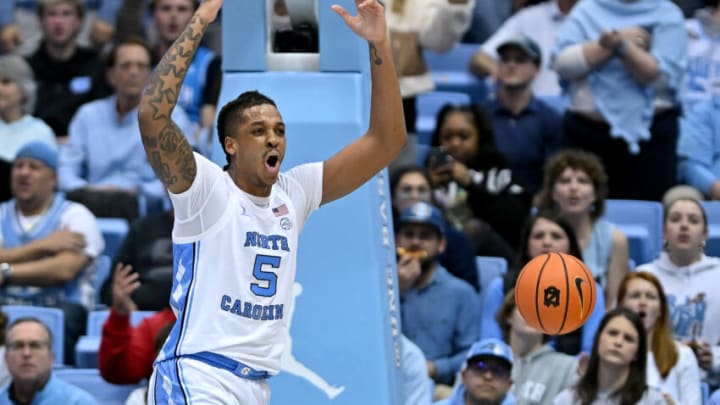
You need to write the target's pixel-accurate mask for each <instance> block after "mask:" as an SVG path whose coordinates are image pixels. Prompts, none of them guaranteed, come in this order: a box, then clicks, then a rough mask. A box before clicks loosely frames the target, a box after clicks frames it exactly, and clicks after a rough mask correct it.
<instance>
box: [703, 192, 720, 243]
mask: <svg viewBox="0 0 720 405" xmlns="http://www.w3.org/2000/svg"><path fill="white" fill-rule="evenodd" d="M702 206H703V208H705V213H706V214H707V218H708V240H707V245H706V246H705V254H707V255H708V256H720V201H703V202H702Z"/></svg>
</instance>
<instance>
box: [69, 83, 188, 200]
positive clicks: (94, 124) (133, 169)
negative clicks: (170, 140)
mask: <svg viewBox="0 0 720 405" xmlns="http://www.w3.org/2000/svg"><path fill="white" fill-rule="evenodd" d="M115 103H116V99H115V96H110V97H107V98H104V99H100V100H95V101H91V102H89V103H87V104H84V105H83V106H82V107H80V109H78V111H77V113H76V114H75V116H74V117H73V119H72V121H71V122H70V128H69V135H70V137H69V140H68V142H67V143H66V144H64V145H62V146H61V148H60V167H59V170H58V172H59V180H60V189H61V190H63V191H70V190H75V189H78V188H83V187H86V186H87V185H89V184H92V185H97V186H108V185H112V186H115V187H118V188H120V189H126V190H130V189H136V190H137V191H138V192H139V193H141V194H143V195H145V196H147V197H150V198H151V199H160V198H163V197H164V195H165V190H164V188H163V185H162V183H161V182H160V180H159V179H158V178H157V177H156V176H155V173H154V172H153V170H152V167H151V166H150V163H149V162H148V160H147V157H146V156H145V149H144V148H143V145H142V140H141V138H140V128H139V126H138V112H137V107H136V108H135V109H133V110H132V111H130V112H128V113H127V114H125V115H124V116H123V117H120V116H119V115H118V113H117V110H116V108H115ZM172 119H173V121H175V123H176V124H177V125H178V127H179V128H180V129H181V130H182V131H183V133H184V134H185V136H186V137H187V138H188V141H189V142H190V144H191V145H192V141H191V138H192V134H193V131H194V130H195V126H194V125H193V124H192V122H190V120H189V119H188V117H187V115H186V114H185V112H184V111H183V110H182V109H181V108H179V107H176V108H175V109H174V110H173V114H172Z"/></svg>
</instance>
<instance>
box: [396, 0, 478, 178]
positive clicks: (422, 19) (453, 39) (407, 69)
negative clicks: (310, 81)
mask: <svg viewBox="0 0 720 405" xmlns="http://www.w3.org/2000/svg"><path fill="white" fill-rule="evenodd" d="M383 3H384V5H385V13H386V15H387V25H388V29H389V30H390V41H391V44H392V51H393V61H394V62H395V70H396V71H397V74H398V76H399V78H400V93H401V94H402V97H403V111H404V112H405V127H406V128H407V132H408V134H411V135H413V134H415V121H416V119H417V105H416V104H417V96H418V95H419V94H422V93H426V92H429V91H432V90H434V89H435V84H434V82H433V79H432V76H431V75H430V71H429V70H428V68H427V65H426V64H425V59H424V58H423V54H422V52H423V50H425V49H427V50H432V51H435V52H446V51H449V50H450V49H452V47H453V46H455V45H456V44H457V43H458V42H459V41H460V39H461V38H462V35H463V33H464V32H465V30H466V29H467V28H468V26H469V25H470V19H471V17H472V10H473V7H474V6H475V0H440V1H436V0H410V1H408V0H386V1H384V2H383ZM416 138H417V137H416V136H410V137H409V138H408V145H407V146H406V148H405V150H404V151H403V153H402V154H401V155H400V157H399V158H397V159H396V161H397V162H398V164H407V163H411V162H415V160H416V159H415V156H416V151H415V143H416V142H417V139H416Z"/></svg>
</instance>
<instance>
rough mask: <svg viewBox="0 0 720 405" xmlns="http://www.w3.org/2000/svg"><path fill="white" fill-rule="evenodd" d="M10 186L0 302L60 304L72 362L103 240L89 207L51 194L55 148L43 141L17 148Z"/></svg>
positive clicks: (3, 216)
mask: <svg viewBox="0 0 720 405" xmlns="http://www.w3.org/2000/svg"><path fill="white" fill-rule="evenodd" d="M11 186H12V190H13V199H12V200H10V201H8V202H5V203H3V204H1V205H0V263H2V264H0V304H3V305H13V304H14V305H18V304H19V305H37V306H46V307H57V308H60V309H62V310H63V312H64V314H65V339H64V341H65V348H64V350H65V352H64V357H65V361H66V363H68V364H72V362H73V361H74V358H75V355H74V354H75V342H76V341H77V339H78V338H79V337H80V336H81V335H83V334H85V323H86V317H87V312H86V311H87V309H88V307H89V306H90V305H91V304H92V303H93V296H94V289H93V287H92V283H91V276H92V273H93V268H92V266H93V260H94V259H95V258H96V257H97V256H98V255H100V254H101V253H102V251H103V248H104V246H105V242H104V241H103V237H102V234H101V233H100V230H99V228H98V224H97V222H96V220H95V217H94V216H93V215H92V214H91V213H90V211H88V209H87V208H85V207H84V206H82V205H81V204H77V203H73V202H69V201H66V200H65V198H64V197H63V195H62V194H61V193H55V191H54V190H55V188H56V186H57V152H56V151H55V150H53V149H52V148H50V147H49V146H48V145H47V144H45V143H42V142H31V143H29V144H26V145H25V146H23V147H22V148H21V149H20V151H19V152H18V153H17V156H16V157H15V162H14V164H13V168H12V184H11ZM56 350H63V348H61V347H59V348H57V349H56Z"/></svg>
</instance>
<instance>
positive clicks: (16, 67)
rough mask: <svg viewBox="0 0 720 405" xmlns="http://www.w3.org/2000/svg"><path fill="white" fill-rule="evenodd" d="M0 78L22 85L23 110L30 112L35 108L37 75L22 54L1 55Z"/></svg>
mask: <svg viewBox="0 0 720 405" xmlns="http://www.w3.org/2000/svg"><path fill="white" fill-rule="evenodd" d="M0 78H7V79H10V80H11V81H13V82H15V83H17V84H18V86H20V91H21V92H22V94H23V99H24V100H25V103H24V104H23V111H24V112H25V113H26V114H30V113H32V112H33V110H34V109H35V90H36V88H37V86H36V84H35V76H34V75H33V71H32V69H31V68H30V65H28V63H27V62H25V59H23V58H22V57H21V56H18V55H4V56H0Z"/></svg>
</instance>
